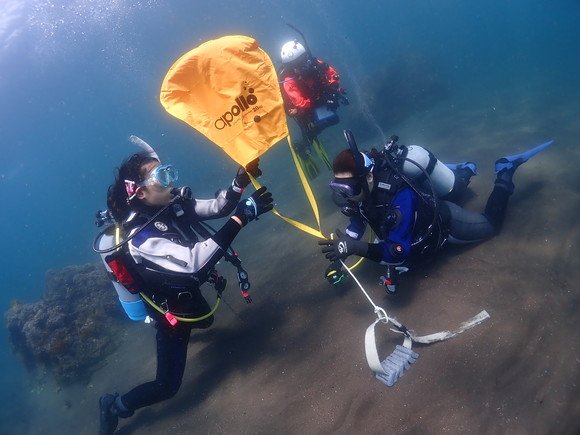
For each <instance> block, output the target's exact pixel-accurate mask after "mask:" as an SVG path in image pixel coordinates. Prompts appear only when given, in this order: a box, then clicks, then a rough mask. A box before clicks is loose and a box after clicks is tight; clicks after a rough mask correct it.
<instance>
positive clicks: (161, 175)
mask: <svg viewBox="0 0 580 435" xmlns="http://www.w3.org/2000/svg"><path fill="white" fill-rule="evenodd" d="M178 178H179V172H178V171H177V168H176V167H175V166H173V165H161V166H157V167H156V168H155V169H153V171H151V173H150V174H149V177H147V179H146V180H145V181H142V182H141V183H138V184H137V186H136V187H143V186H152V185H154V184H157V183H159V184H160V185H162V186H163V187H170V186H173V183H175V182H176V181H177V179H178Z"/></svg>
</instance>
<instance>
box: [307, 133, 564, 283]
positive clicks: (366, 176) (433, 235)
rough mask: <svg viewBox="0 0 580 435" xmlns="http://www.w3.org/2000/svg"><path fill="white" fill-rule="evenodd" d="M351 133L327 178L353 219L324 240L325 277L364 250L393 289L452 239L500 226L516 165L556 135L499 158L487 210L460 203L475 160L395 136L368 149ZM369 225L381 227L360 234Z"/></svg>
mask: <svg viewBox="0 0 580 435" xmlns="http://www.w3.org/2000/svg"><path fill="white" fill-rule="evenodd" d="M345 137H346V140H347V142H348V144H349V149H348V150H344V151H342V152H340V153H339V154H338V155H337V157H336V158H335V160H334V162H333V166H332V169H333V172H334V177H335V178H334V181H332V182H331V183H330V185H329V186H330V188H331V189H332V190H333V192H334V194H335V196H338V197H340V198H342V199H343V203H342V212H343V213H344V214H345V215H347V216H348V217H349V218H350V225H349V226H348V227H347V229H346V234H343V233H342V232H340V230H338V229H337V230H336V233H335V234H334V236H335V238H333V239H330V240H321V241H319V242H318V244H319V245H322V253H323V254H324V255H325V256H326V258H327V259H329V260H330V261H331V262H332V263H331V265H330V267H329V268H328V269H327V271H326V278H327V279H328V281H329V282H331V283H332V284H335V283H338V282H340V281H341V280H342V278H343V277H344V272H343V271H342V269H341V263H340V261H341V260H344V259H345V258H347V257H348V256H349V255H358V256H361V257H366V258H369V259H371V260H373V261H376V262H380V263H381V264H385V265H386V266H387V270H386V273H385V276H382V277H381V282H382V284H384V285H385V291H386V293H387V294H395V293H396V292H397V281H398V280H397V278H398V276H399V274H400V273H404V272H407V271H408V270H409V269H412V268H413V267H415V266H418V265H420V264H422V263H424V262H425V261H428V260H429V259H432V258H434V256H436V255H437V254H438V253H439V252H440V250H441V249H442V248H443V246H444V245H445V243H446V242H448V243H451V244H463V243H476V242H479V241H482V240H485V239H489V238H491V237H493V236H494V235H496V234H498V233H499V231H500V229H501V226H502V222H503V220H504V216H505V211H506V209H507V205H508V200H509V197H510V196H511V195H512V194H513V192H514V183H513V181H512V178H513V176H514V174H515V172H516V170H517V169H518V167H519V166H520V165H521V164H523V163H525V162H526V161H527V160H528V159H530V158H531V157H532V156H534V155H535V154H537V153H538V152H540V151H541V150H543V149H545V148H547V147H548V146H549V145H551V144H552V142H553V141H550V142H546V143H544V144H542V145H539V146H537V147H535V148H532V149H530V150H528V151H526V152H524V153H522V154H518V155H513V156H506V157H502V158H500V159H499V160H497V161H496V162H495V173H496V174H497V176H496V179H495V183H494V188H493V191H492V192H491V194H490V196H489V198H488V200H487V204H486V206H485V210H484V212H483V213H474V212H471V211H468V210H466V209H464V208H462V207H460V206H459V205H458V204H457V202H458V201H459V200H460V199H461V196H462V194H463V193H464V192H465V191H466V189H467V185H468V184H469V181H470V178H471V176H473V175H477V167H476V165H475V164H474V163H472V162H464V163H460V164H456V165H444V164H443V163H442V162H440V161H438V160H437V159H436V158H435V156H433V154H431V153H430V152H429V151H427V150H426V149H424V148H422V147H419V146H416V145H411V146H401V145H399V144H397V141H398V139H399V138H398V137H397V136H392V137H391V141H390V142H388V143H386V144H385V145H384V147H383V149H382V150H380V151H377V150H376V149H373V150H371V152H368V153H363V152H360V151H359V150H358V148H357V145H356V142H355V140H354V136H353V135H352V133H351V132H350V131H348V130H347V131H345ZM367 225H368V226H370V227H371V229H372V231H373V232H374V233H375V235H376V238H377V240H376V242H375V243H366V242H363V241H361V238H362V236H363V234H364V232H365V229H366V227H367Z"/></svg>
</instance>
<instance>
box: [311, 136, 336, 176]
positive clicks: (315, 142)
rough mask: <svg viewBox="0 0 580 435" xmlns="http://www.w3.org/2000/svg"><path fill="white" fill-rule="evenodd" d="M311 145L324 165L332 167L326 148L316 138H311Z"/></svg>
mask: <svg viewBox="0 0 580 435" xmlns="http://www.w3.org/2000/svg"><path fill="white" fill-rule="evenodd" d="M312 147H313V148H314V149H315V150H316V154H318V157H320V160H322V162H323V163H324V164H325V165H326V167H327V168H328V169H332V164H331V163H330V158H329V157H328V153H327V152H326V148H324V145H322V144H321V143H320V142H319V141H318V139H316V138H314V139H312Z"/></svg>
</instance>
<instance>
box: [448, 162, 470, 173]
mask: <svg viewBox="0 0 580 435" xmlns="http://www.w3.org/2000/svg"><path fill="white" fill-rule="evenodd" d="M445 166H447V167H448V168H449V169H451V170H452V171H456V170H458V169H466V168H467V169H469V170H470V171H471V172H472V175H477V165H476V164H475V163H473V162H463V163H449V164H447V163H446V164H445Z"/></svg>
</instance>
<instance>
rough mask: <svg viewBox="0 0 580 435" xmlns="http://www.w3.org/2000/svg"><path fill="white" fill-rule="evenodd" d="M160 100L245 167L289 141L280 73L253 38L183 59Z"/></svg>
mask: <svg viewBox="0 0 580 435" xmlns="http://www.w3.org/2000/svg"><path fill="white" fill-rule="evenodd" d="M160 100H161V104H162V105H163V107H164V108H165V110H167V112H169V113H170V114H171V115H173V116H175V117H176V118H179V119H181V120H182V121H184V122H186V123H187V124H189V125H190V126H192V127H193V128H195V129H196V130H198V131H199V132H201V133H202V134H203V135H205V136H206V137H207V138H208V139H209V140H211V141H212V142H214V143H215V144H216V145H218V146H219V147H220V148H222V149H223V150H224V151H225V152H226V153H227V154H228V155H229V156H230V157H231V158H232V159H234V160H235V161H236V162H237V163H239V164H240V165H242V166H244V167H245V166H246V165H247V164H248V163H249V162H251V161H252V160H254V159H256V158H257V157H259V156H260V155H261V154H263V153H264V152H266V151H267V150H268V149H269V148H271V147H272V146H274V145H275V144H276V143H277V142H279V141H280V140H281V139H283V138H285V137H286V136H287V135H288V127H287V124H286V115H285V112H284V103H283V100H282V94H281V93H280V87H279V85H278V78H277V74H276V69H275V68H274V65H273V64H272V61H271V59H270V58H269V56H268V54H267V53H266V52H265V51H263V50H262V49H261V48H260V47H259V46H258V42H257V41H256V40H254V39H252V38H250V37H247V36H241V35H236V36H224V37H222V38H219V39H215V40H211V41H208V42H205V43H204V44H202V45H200V46H199V47H197V48H194V49H193V50H191V51H189V52H188V53H186V54H185V55H183V56H182V57H181V58H180V59H179V60H177V62H175V63H174V64H173V66H171V68H170V69H169V71H168V73H167V75H166V76H165V79H164V80H163V84H162V86H161V94H160Z"/></svg>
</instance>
